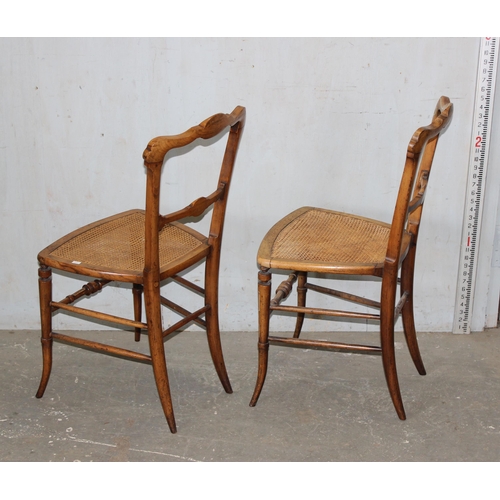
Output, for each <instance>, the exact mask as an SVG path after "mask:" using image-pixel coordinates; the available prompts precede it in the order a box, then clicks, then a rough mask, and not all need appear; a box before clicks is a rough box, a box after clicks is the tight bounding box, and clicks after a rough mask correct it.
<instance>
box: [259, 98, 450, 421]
mask: <svg viewBox="0 0 500 500" xmlns="http://www.w3.org/2000/svg"><path fill="white" fill-rule="evenodd" d="M452 109H453V105H452V104H451V103H450V101H449V99H448V98H447V97H441V98H440V99H439V101H438V103H437V107H436V110H435V112H434V116H433V119H432V123H431V124H430V125H429V126H427V127H422V128H419V129H418V130H417V131H416V132H415V134H414V135H413V137H412V138H411V141H410V143H409V145H408V150H407V154H406V162H405V166H404V170H403V176H402V180H401V185H400V188H399V194H398V196H397V201H396V207H395V210H394V215H393V218H392V224H386V223H384V222H379V221H376V220H372V219H367V218H365V217H358V216H354V215H350V214H347V213H341V212H334V211H332V210H326V209H322V208H312V207H303V208H299V209H298V210H296V211H294V212H292V213H291V214H289V215H287V216H286V217H284V218H283V219H282V220H280V221H279V222H278V223H277V224H275V225H274V226H273V227H272V228H271V230H270V231H269V232H268V233H267V234H266V236H265V237H264V240H263V241H262V243H261V245H260V248H259V251H258V256H257V263H258V265H259V268H260V271H259V282H258V290H259V342H258V352H259V366H258V376H257V383H256V386H255V390H254V393H253V397H252V399H251V402H250V406H255V404H256V403H257V400H258V398H259V395H260V393H261V390H262V386H263V384H264V380H265V378H266V372H267V366H268V351H269V344H270V343H272V344H278V345H284V346H293V347H301V348H308V349H311V348H313V349H314V348H316V349H331V350H335V351H338V350H341V351H345V350H347V351H350V352H361V353H378V354H381V355H382V362H383V367H384V372H385V376H386V380H387V384H388V388H389V392H390V395H391V398H392V401H393V403H394V406H395V408H396V412H397V414H398V416H399V418H400V419H401V420H404V419H405V418H406V415H405V410H404V407H403V401H402V398H401V393H400V389H399V383H398V377H397V371H396V359H395V353H394V324H395V322H396V320H397V319H398V317H399V315H402V320H403V327H404V333H405V337H406V342H407V344H408V348H409V351H410V354H411V357H412V359H413V361H414V363H415V366H416V368H417V370H418V372H419V373H420V374H421V375H425V368H424V364H423V362H422V358H421V356H420V352H419V348H418V344H417V337H416V332H415V324H414V318H413V273H414V267H415V252H416V248H417V238H418V230H419V224H420V219H421V216H422V208H423V203H424V197H425V192H426V189H427V182H428V179H429V175H430V171H431V166H432V161H433V157H434V152H435V150H436V145H437V142H438V139H439V136H440V134H441V133H442V132H444V131H445V129H446V127H447V126H448V125H449V123H450V121H451V116H452ZM273 270H281V271H282V270H286V271H291V273H290V275H289V277H288V279H287V280H286V281H284V282H283V283H281V285H280V286H278V288H277V290H276V295H275V297H274V298H273V299H272V300H271V275H272V274H271V273H272V272H273ZM308 273H314V274H316V275H319V276H321V275H324V277H329V275H341V277H342V278H344V279H345V278H346V276H365V277H368V276H375V277H377V278H381V282H380V284H381V292H380V302H379V301H375V300H371V299H367V298H364V297H359V296H356V295H353V294H349V293H345V292H341V291H338V290H333V289H330V288H326V287H323V286H319V285H316V284H313V283H310V282H308ZM358 279H359V278H358ZM371 279H372V280H373V278H371ZM295 281H297V302H298V303H297V306H285V305H281V302H282V301H283V300H284V299H286V298H287V297H288V296H289V294H290V292H291V290H292V286H293V284H294V283H295ZM398 285H399V286H400V292H399V295H400V299H399V301H398V302H397V303H396V295H397V288H398ZM308 291H315V292H319V293H322V294H327V295H329V296H333V297H338V298H341V299H344V300H347V301H352V302H355V303H358V304H362V305H364V306H368V307H371V308H376V309H379V311H380V312H379V314H368V313H362V312H352V311H351V312H349V311H340V310H329V309H324V308H314V307H307V306H306V293H307V292H308ZM273 312H288V313H294V314H296V315H297V320H296V327H295V332H294V334H293V338H288V337H283V336H274V335H273V336H271V335H269V320H270V315H271V314H272V313H273ZM305 315H318V316H319V317H320V318H321V317H345V318H348V319H352V318H361V319H364V320H369V321H378V322H379V323H380V345H379V346H370V345H359V344H350V343H340V342H331V341H325V340H307V339H301V338H299V336H300V332H301V329H302V325H303V322H304V317H305Z"/></svg>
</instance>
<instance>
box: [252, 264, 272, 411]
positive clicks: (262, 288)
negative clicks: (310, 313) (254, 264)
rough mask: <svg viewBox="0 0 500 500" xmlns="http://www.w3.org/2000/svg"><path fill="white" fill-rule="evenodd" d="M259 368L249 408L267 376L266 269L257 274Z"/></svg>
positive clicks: (268, 281)
mask: <svg viewBox="0 0 500 500" xmlns="http://www.w3.org/2000/svg"><path fill="white" fill-rule="evenodd" d="M258 288H259V343H258V351H259V368H258V373H257V382H256V384H255V389H254V392H253V396H252V399H251V401H250V406H255V405H256V404H257V400H258V399H259V396H260V392H261V391H262V387H263V386H264V381H265V380H266V374H267V363H268V355H269V319H270V317H269V316H270V310H269V305H270V301H271V273H270V272H269V270H268V269H261V270H260V272H259V285H258Z"/></svg>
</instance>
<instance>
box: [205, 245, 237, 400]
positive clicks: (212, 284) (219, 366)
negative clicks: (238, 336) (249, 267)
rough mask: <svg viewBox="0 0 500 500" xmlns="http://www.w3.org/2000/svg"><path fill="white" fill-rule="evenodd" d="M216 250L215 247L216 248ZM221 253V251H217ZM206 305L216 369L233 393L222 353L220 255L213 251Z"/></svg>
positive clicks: (208, 268) (226, 388)
mask: <svg viewBox="0 0 500 500" xmlns="http://www.w3.org/2000/svg"><path fill="white" fill-rule="evenodd" d="M214 250H215V249H214ZM217 253H219V252H217ZM205 305H210V308H209V309H208V310H207V312H206V313H205V319H206V322H207V340H208V347H209V349H210V355H211V356H212V361H213V363H214V366H215V370H216V372H217V375H218V376H219V379H220V381H221V384H222V387H224V390H225V391H226V392H227V393H228V394H232V392H233V389H232V388H231V382H230V381H229V376H228V374H227V370H226V365H225V363H224V355H223V353H222V344H221V340H220V329H219V256H218V255H215V252H212V253H211V254H210V255H209V256H208V257H207V261H206V268H205Z"/></svg>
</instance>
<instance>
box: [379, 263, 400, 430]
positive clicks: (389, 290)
mask: <svg viewBox="0 0 500 500" xmlns="http://www.w3.org/2000/svg"><path fill="white" fill-rule="evenodd" d="M395 273H396V274H397V271H395ZM395 298H396V278H395V279H394V280H391V282H390V283H388V284H387V285H386V284H385V283H384V282H383V283H382V302H381V310H380V343H381V347H382V363H383V366H384V373H385V379H386V381H387V387H388V388H389V394H390V395H391V399H392V402H393V404H394V408H395V409H396V413H397V414H398V417H399V418H400V419H401V420H406V414H405V410H404V406H403V398H402V397H401V391H400V389H399V382H398V373H397V369H396V353H395V349H394V302H395Z"/></svg>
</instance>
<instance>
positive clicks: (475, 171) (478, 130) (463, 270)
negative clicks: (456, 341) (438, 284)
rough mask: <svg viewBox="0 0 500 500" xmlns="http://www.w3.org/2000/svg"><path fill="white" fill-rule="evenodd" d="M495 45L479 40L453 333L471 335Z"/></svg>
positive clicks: (489, 40) (493, 40)
mask: <svg viewBox="0 0 500 500" xmlns="http://www.w3.org/2000/svg"><path fill="white" fill-rule="evenodd" d="M497 45H498V38H495V37H485V38H481V48H480V51H479V64H478V70H477V83H476V96H475V101H474V114H473V125H472V139H471V145H470V153H469V154H470V156H469V172H468V177H467V189H466V193H465V210H464V220H463V227H462V240H461V249H460V263H459V268H458V283H457V295H456V301H455V319H454V322H453V333H470V327H471V320H472V304H473V300H474V288H475V285H476V271H477V257H478V247H479V235H480V231H481V219H482V212H483V198H484V189H483V188H484V181H485V179H486V168H487V166H488V151H489V146H490V123H491V113H492V112H493V97H494V94H495V80H496V73H497V62H498V56H497V50H498V47H497Z"/></svg>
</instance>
